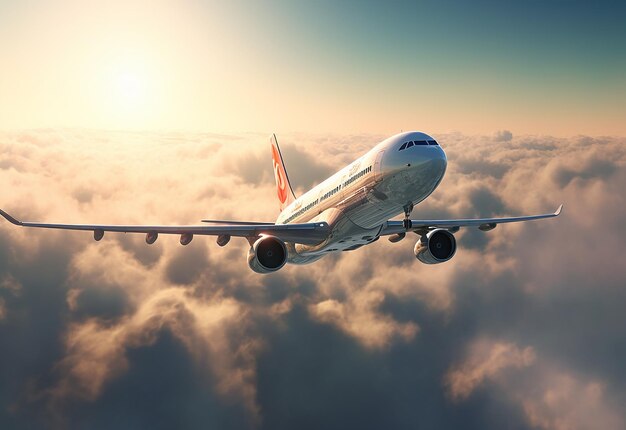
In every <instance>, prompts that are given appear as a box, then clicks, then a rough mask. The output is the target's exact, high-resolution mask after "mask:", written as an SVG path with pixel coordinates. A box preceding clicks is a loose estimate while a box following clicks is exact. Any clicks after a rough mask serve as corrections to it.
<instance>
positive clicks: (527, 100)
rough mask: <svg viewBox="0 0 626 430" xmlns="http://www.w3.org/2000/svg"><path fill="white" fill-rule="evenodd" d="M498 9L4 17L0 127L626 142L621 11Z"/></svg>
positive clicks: (237, 7)
mask: <svg viewBox="0 0 626 430" xmlns="http://www.w3.org/2000/svg"><path fill="white" fill-rule="evenodd" d="M507 8H508V9H507ZM507 8H505V7H504V6H502V7H500V6H494V5H492V6H491V7H490V8H489V9H476V8H474V9H469V10H468V9H466V7H465V6H463V5H462V4H459V5H457V6H447V8H446V7H444V6H433V5H429V4H425V3H420V2H398V3H397V4H394V5H393V7H391V6H389V7H383V6H381V5H379V4H376V3H375V2H356V3H354V2H345V3H344V2H341V4H335V3H334V2H321V3H319V4H317V5H309V4H306V3H301V2H284V1H280V0H274V1H269V2H264V4H263V6H261V5H259V4H257V3H256V2H244V1H233V2H214V1H205V2H196V1H177V2H175V1H169V0H154V1H147V0H138V1H134V2H126V1H118V0H113V1H109V2H98V1H93V0H87V1H76V0H61V1H47V0H32V1H24V2H2V3H1V4H0V52H2V55H1V56H0V70H1V71H2V72H1V74H0V128H2V129H23V128H40V127H79V128H99V129H134V130H184V131H217V132H220V131H221V132H224V131H231V132H234V131H236V132H240V131H259V132H264V133H265V132H267V133H269V132H272V131H303V132H339V133H355V132H369V133H381V134H392V133H396V132H398V131H400V130H407V129H419V130H425V131H430V132H434V133H438V132H448V131H454V130H459V131H462V132H464V133H473V134H476V133H481V134H491V133H493V132H494V131H496V130H499V129H508V130H511V131H513V132H514V133H515V134H553V135H561V136H569V135H577V134H591V135H625V134H626V121H624V118H625V117H626V107H625V103H624V99H626V78H625V76H626V73H624V71H625V70H626V67H625V60H624V58H626V57H625V56H624V55H623V54H624V47H623V43H622V44H620V43H618V41H619V40H620V37H621V36H623V33H624V30H623V29H620V28H621V26H620V24H619V23H620V22H621V21H619V16H621V15H623V11H622V10H621V7H620V8H616V10H610V9H607V8H603V7H597V8H595V9H593V10H586V9H584V8H583V7H582V6H580V5H579V4H578V2H572V4H571V5H570V6H569V7H568V8H567V10H566V11H563V9H562V8H558V7H556V6H552V5H534V6H532V7H529V8H526V9H524V10H516V9H515V8H519V6H515V5H511V4H509V5H508V6H507ZM511 8H513V9H511ZM533 8H535V9H533ZM475 9H476V10H475ZM425 18H426V19H425ZM584 23H586V24H588V25H589V26H590V27H592V28H593V29H594V31H593V32H590V31H581V30H580V29H581V27H580V26H582V25H584ZM621 40H623V38H622V39H621Z"/></svg>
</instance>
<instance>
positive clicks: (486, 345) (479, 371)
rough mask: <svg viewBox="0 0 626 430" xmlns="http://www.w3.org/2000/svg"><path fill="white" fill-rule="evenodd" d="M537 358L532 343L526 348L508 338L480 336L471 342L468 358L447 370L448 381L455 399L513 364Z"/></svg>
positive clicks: (521, 364) (466, 394)
mask: <svg viewBox="0 0 626 430" xmlns="http://www.w3.org/2000/svg"><path fill="white" fill-rule="evenodd" d="M534 361H535V351H534V350H533V349H532V348H531V347H526V348H523V349H520V348H518V347H517V346H516V345H514V344H512V343H507V342H493V341H489V340H480V341H477V342H476V343H475V344H473V345H472V351H471V352H470V356H469V357H468V358H467V359H466V361H465V362H464V363H463V364H462V365H460V366H458V367H456V368H453V369H452V370H450V371H449V372H448V374H447V375H446V380H445V381H446V385H447V386H448V388H449V390H450V394H451V395H452V397H453V398H455V399H464V398H466V397H467V396H469V395H470V393H471V392H472V391H474V389H475V388H476V387H477V386H479V385H480V384H481V383H482V382H483V381H484V380H485V379H492V378H495V377H497V376H498V374H499V373H500V372H502V371H504V370H505V369H507V368H510V367H517V368H520V367H527V366H530V365H531V364H532V363H533V362H534Z"/></svg>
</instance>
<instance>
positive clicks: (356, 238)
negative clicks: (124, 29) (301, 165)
mask: <svg viewBox="0 0 626 430" xmlns="http://www.w3.org/2000/svg"><path fill="white" fill-rule="evenodd" d="M270 146H271V154H272V167H273V170H274V177H275V180H276V190H277V196H278V201H279V208H280V214H279V215H278V218H277V219H276V221H275V222H273V223H271V222H255V221H252V222H248V221H227V220H202V221H201V222H202V223H204V224H199V225H181V226H166V225H98V224H46V223H38V222H22V221H19V220H17V219H15V218H14V217H12V216H11V215H9V214H8V213H6V212H5V211H3V210H1V209H0V215H2V216H3V217H4V218H6V219H7V220H8V221H9V222H11V223H13V224H15V225H18V226H22V227H37V228H51V229H64V230H83V231H92V232H93V237H94V239H95V240H96V241H99V240H101V239H102V238H103V237H104V233H105V232H121V233H143V234H145V235H146V243H148V244H153V243H154V242H155V241H156V240H157V238H158V236H159V234H175V235H180V243H181V244H182V245H188V244H189V243H190V242H191V240H192V239H193V237H194V236H195V235H198V236H200V235H202V236H207V235H208V236H217V244H218V245H219V246H225V245H226V244H227V243H229V241H230V239H231V237H243V238H245V239H247V240H248V243H249V244H250V248H249V250H248V254H247V261H248V265H249V267H250V269H252V270H253V271H255V272H257V273H262V274H266V273H273V272H276V271H277V270H279V269H281V268H282V267H283V266H285V264H286V263H291V264H308V263H312V262H314V261H317V260H319V259H320V258H322V257H324V256H325V255H329V254H334V253H338V252H342V251H352V250H355V249H357V248H360V247H362V246H364V245H369V244H371V243H373V242H375V241H377V240H378V239H380V238H381V237H383V236H386V237H388V240H389V241H390V242H392V243H396V242H399V241H401V240H402V239H404V238H405V237H406V234H407V233H409V232H414V233H416V234H417V235H418V236H419V239H418V240H417V242H416V243H415V247H414V249H413V251H414V254H415V257H416V258H417V259H418V260H419V261H420V262H422V263H425V264H439V263H443V262H446V261H449V260H450V259H451V258H452V257H454V255H455V253H456V249H457V245H456V239H455V236H454V233H456V232H458V231H459V229H460V228H461V227H475V228H478V229H479V230H482V231H485V232H486V231H489V230H493V229H494V228H495V227H496V226H497V225H498V224H504V223H511V222H521V221H531V220H538V219H545V218H553V217H557V216H559V215H560V213H561V211H562V209H563V205H560V206H559V207H558V209H557V210H556V211H555V212H554V213H547V214H542V215H531V216H518V217H508V218H477V219H439V220H438V219H434V220H420V219H411V213H412V211H413V208H414V207H415V206H416V205H417V204H418V203H420V202H421V201H423V200H424V199H426V198H427V197H428V196H429V195H431V194H432V192H433V191H434V190H435V189H436V188H437V186H438V185H439V184H440V183H441V181H442V179H443V177H444V174H445V172H446V168H447V158H446V154H445V152H444V150H443V149H442V147H441V146H440V145H439V143H438V142H437V141H436V140H435V139H434V138H433V137H431V136H429V135H428V134H425V133H422V132H419V131H411V132H403V133H400V134H396V135H395V136H391V137H389V138H387V139H385V140H383V141H382V142H380V143H379V144H378V145H376V146H375V147H374V148H372V149H371V150H370V151H368V152H367V153H365V154H364V155H362V156H361V157H359V158H357V159H356V160H355V161H353V162H352V163H350V164H349V165H347V166H346V167H344V168H342V169H341V170H339V171H338V172H337V173H335V174H334V175H332V176H331V177H329V178H328V179H326V180H325V181H323V182H322V183H320V184H318V185H317V186H315V187H313V188H312V189H311V190H309V191H307V192H306V193H304V194H303V195H302V196H300V197H298V198H296V196H295V193H294V191H293V188H292V187H291V183H290V181H289V177H288V176H287V170H286V168H285V163H284V161H283V157H282V154H281V152H280V148H279V146H278V141H277V139H276V135H275V134H274V135H272V136H271V137H270ZM401 214H404V219H403V220H401V221H399V220H392V218H394V217H396V216H398V215H401Z"/></svg>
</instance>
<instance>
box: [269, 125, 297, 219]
mask: <svg viewBox="0 0 626 430" xmlns="http://www.w3.org/2000/svg"><path fill="white" fill-rule="evenodd" d="M270 143H271V145H272V169H273V170H274V179H276V191H277V193H278V201H279V203H280V210H281V211H282V210H283V209H285V208H286V207H287V206H289V205H290V204H291V203H292V202H293V201H294V200H295V199H296V196H295V195H294V193H293V189H292V188H291V184H290V183H289V177H288V176H287V170H286V169H285V163H284V162H283V156H282V155H281V153H280V148H279V147H278V141H277V140H276V135H275V134H272V137H270Z"/></svg>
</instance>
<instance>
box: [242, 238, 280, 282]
mask: <svg viewBox="0 0 626 430" xmlns="http://www.w3.org/2000/svg"><path fill="white" fill-rule="evenodd" d="M286 262H287V247H286V246H285V242H283V241H282V240H280V239H278V238H277V237H274V236H263V237H261V238H259V239H258V240H257V241H256V242H254V244H253V245H252V246H251V247H250V249H249V250H248V266H250V268H251V269H252V270H254V271H255V272H257V273H271V272H275V271H277V270H278V269H280V268H281V267H283V266H284V265H285V263H286Z"/></svg>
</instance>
